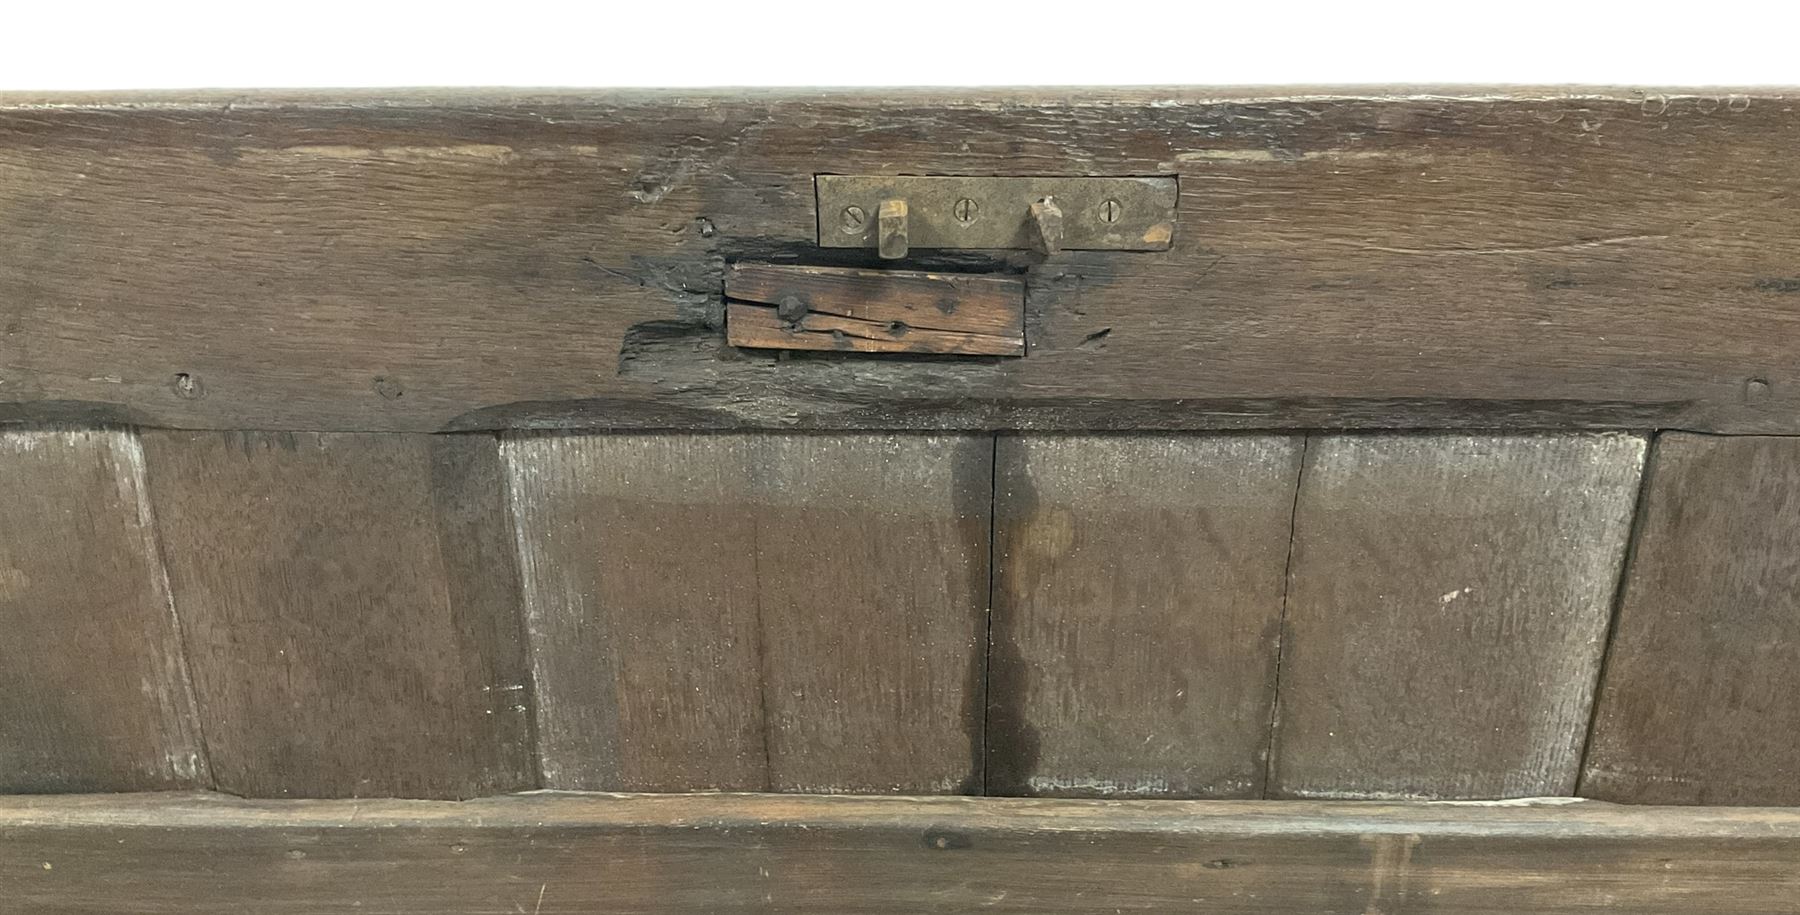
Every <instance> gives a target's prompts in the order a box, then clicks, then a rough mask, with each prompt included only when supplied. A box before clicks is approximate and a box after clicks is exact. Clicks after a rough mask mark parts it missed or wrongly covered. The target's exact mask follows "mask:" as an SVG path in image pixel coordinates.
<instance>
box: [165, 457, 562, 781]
mask: <svg viewBox="0 0 1800 915" xmlns="http://www.w3.org/2000/svg"><path fill="white" fill-rule="evenodd" d="M143 444H144V451H145V456H146V459H147V460H146V463H147V467H148V476H149V479H150V494H151V504H152V505H153V506H154V508H155V511H156V516H157V521H158V525H159V531H160V533H161V536H162V540H163V544H164V548H165V552H166V554H167V557H168V571H169V580H170V584H171V586H172V587H171V590H172V592H173V595H174V600H175V607H176V609H177V611H178V612H179V614H180V616H181V619H182V621H183V624H184V626H185V629H186V632H187V636H188V649H189V657H188V663H189V666H190V667H191V669H192V670H193V675H194V683H195V688H196V691H197V693H198V696H199V710H200V715H201V721H202V725H203V728H204V733H205V734H206V739H207V746H208V749H209V750H210V752H211V759H212V764H213V773H214V776H215V777H216V780H217V784H218V786H219V788H221V789H222V790H226V791H230V792H232V793H236V794H245V795H251V796H264V797H270V796H274V797H286V796H294V797H317V796H324V797H347V796H357V797H382V796H402V797H470V796H476V795H482V794H491V793H494V792H496V791H504V790H516V789H518V788H522V787H534V786H535V784H536V778H535V773H533V772H532V771H531V770H532V765H531V740H530V737H529V718H530V716H529V711H528V709H529V682H528V680H527V670H526V667H525V659H524V654H523V648H522V644H521V643H522V639H521V633H520V627H519V620H520V616H519V609H518V593H519V588H518V585H517V575H516V573H515V572H514V571H513V565H512V561H511V560H512V556H513V551H512V537H511V535H510V531H509V529H508V528H507V526H506V521H507V516H506V513H505V502H504V492H505V490H504V487H503V482H502V481H503V477H502V476H501V474H500V466H499V454H498V445H497V444H496V442H495V441H494V439H493V438H492V437H491V436H462V437H439V438H433V437H429V436H396V435H313V434H260V433H251V434H219V433H176V432H160V433H147V434H146V435H145V436H144V442H143Z"/></svg>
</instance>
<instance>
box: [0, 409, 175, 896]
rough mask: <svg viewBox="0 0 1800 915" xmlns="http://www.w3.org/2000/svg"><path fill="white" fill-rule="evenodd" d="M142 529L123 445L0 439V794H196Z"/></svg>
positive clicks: (145, 522) (130, 457)
mask: <svg viewBox="0 0 1800 915" xmlns="http://www.w3.org/2000/svg"><path fill="white" fill-rule="evenodd" d="M153 528H154V525H153V522H152V519H151V514H150V505H149V502H148V501H147V500H146V498H145V495H144V462H143V453H142V451H141V450H140V449H139V447H138V443H137V441H136V439H134V438H132V437H131V435H129V434H128V433H123V432H110V431H93V432H76V431H66V432H65V431H54V432H52V431H46V432H0V791H22V792H37V791H139V790H146V789H159V788H193V787H204V786H207V785H209V784H210V781H211V779H210V776H209V775H208V773H207V768H206V758H205V754H204V752H203V750H202V746H201V738H200V734H199V729H198V725H199V719H198V717H197V716H196V715H195V713H194V699H193V691H192V688H191V687H190V685H189V683H188V676H187V669H186V666H185V663H184V660H183V657H182V649H181V635H180V627H179V626H178V624H177V623H176V620H175V615H174V612H173V610H172V608H171V607H170V604H169V589H168V583H167V580H166V579H165V577H164V575H163V570H162V560H161V558H160V557H159V555H158V550H157V544H156V537H155V533H154V530H153ZM0 898H4V894H3V893H0Z"/></svg>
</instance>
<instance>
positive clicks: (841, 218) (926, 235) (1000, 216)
mask: <svg viewBox="0 0 1800 915" xmlns="http://www.w3.org/2000/svg"><path fill="white" fill-rule="evenodd" d="M813 187H814V190H815V192H816V193H817V195H818V205H819V209H818V215H819V245H820V247H825V248H877V247H880V248H882V250H883V256H890V255H889V251H890V250H891V249H892V248H893V244H892V243H893V240H894V239H893V233H892V228H893V226H892V223H893V214H894V213H895V212H896V211H897V212H899V213H900V214H903V217H902V218H903V219H904V223H905V224H904V229H903V237H902V240H901V242H900V247H899V250H900V251H902V252H904V251H905V249H906V247H907V246H908V245H910V247H913V248H970V249H999V248H1034V249H1038V250H1046V244H1045V239H1044V237H1043V236H1044V229H1043V227H1042V226H1043V220H1042V218H1041V216H1035V217H1034V212H1033V205H1037V206H1038V213H1040V214H1041V213H1042V212H1043V210H1044V209H1045V202H1046V201H1049V202H1050V204H1049V205H1050V206H1051V207H1053V208H1054V210H1055V211H1057V212H1058V214H1059V216H1060V227H1058V229H1057V233H1058V236H1059V237H1058V238H1056V239H1055V240H1054V242H1053V243H1052V244H1050V245H1049V246H1048V251H1049V252H1050V253H1055V251H1056V250H1058V249H1069V250H1076V251H1167V250H1169V246H1170V244H1171V243H1172V242H1173V241H1174V237H1175V204H1176V199H1177V196H1178V195H1177V187H1176V181H1175V179H1174V178H1172V177H1156V178H1016V177H1015V178H980V177H953V176H941V175H880V176H873V175H815V176H814V178H813ZM884 204H885V205H886V206H885V208H884ZM884 215H885V216H887V217H888V219H887V220H886V223H887V224H888V226H889V232H888V235H887V238H886V240H887V241H888V242H889V244H887V245H883V244H881V242H882V241H883V240H884V239H883V235H882V225H883V222H884V221H883V219H882V218H881V217H882V216H884Z"/></svg>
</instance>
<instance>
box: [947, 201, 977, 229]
mask: <svg viewBox="0 0 1800 915" xmlns="http://www.w3.org/2000/svg"><path fill="white" fill-rule="evenodd" d="M980 212H981V207H980V206H979V205H977V204H976V203H975V201H973V200H970V199H969V198H967V197H964V198H962V199H961V200H958V201H956V203H955V205H953V206H952V207H951V208H950V213H951V215H953V216H955V217H956V221H957V222H960V223H962V224H963V225H965V226H966V225H968V224H969V223H972V222H974V221H975V217H976V215H977V214H979V213H980Z"/></svg>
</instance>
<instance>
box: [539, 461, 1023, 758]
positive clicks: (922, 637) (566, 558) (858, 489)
mask: <svg viewBox="0 0 1800 915" xmlns="http://www.w3.org/2000/svg"><path fill="white" fill-rule="evenodd" d="M504 447H505V453H506V458H507V462H508V465H509V467H510V474H511V477H510V478H511V481H512V499H513V507H514V512H515V515H516V517H517V519H518V530H519V539H520V548H521V550H522V557H523V558H522V563H521V566H522V568H523V570H524V581H525V594H526V612H527V618H528V620H529V630H530V638H531V643H532V657H533V670H534V672H535V677H536V683H537V687H538V696H539V700H540V705H539V722H538V731H539V734H540V740H541V743H542V749H541V759H542V763H543V771H544V783H545V785H546V786H547V787H552V788H583V789H603V790H685V789H737V790H743V789H765V788H766V789H773V790H781V791H818V792H842V791H863V792H913V793H930V792H946V791H959V790H970V789H975V788H978V787H979V784H980V780H979V779H980V776H979V767H978V760H979V755H980V747H981V721H982V713H981V695H982V691H981V684H982V673H983V663H984V660H985V651H984V634H985V631H986V612H985V611H986V607H987V587H988V571H987V570H988V510H989V504H990V500H991V496H990V490H991V485H992V445H991V443H990V441H989V440H988V439H986V438H969V437H956V436H856V437H813V436H743V435H703V436H693V435H656V436H638V435H619V436H581V437H568V436H527V437H520V438H509V439H508V440H507V441H506V443H505V446H504Z"/></svg>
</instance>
